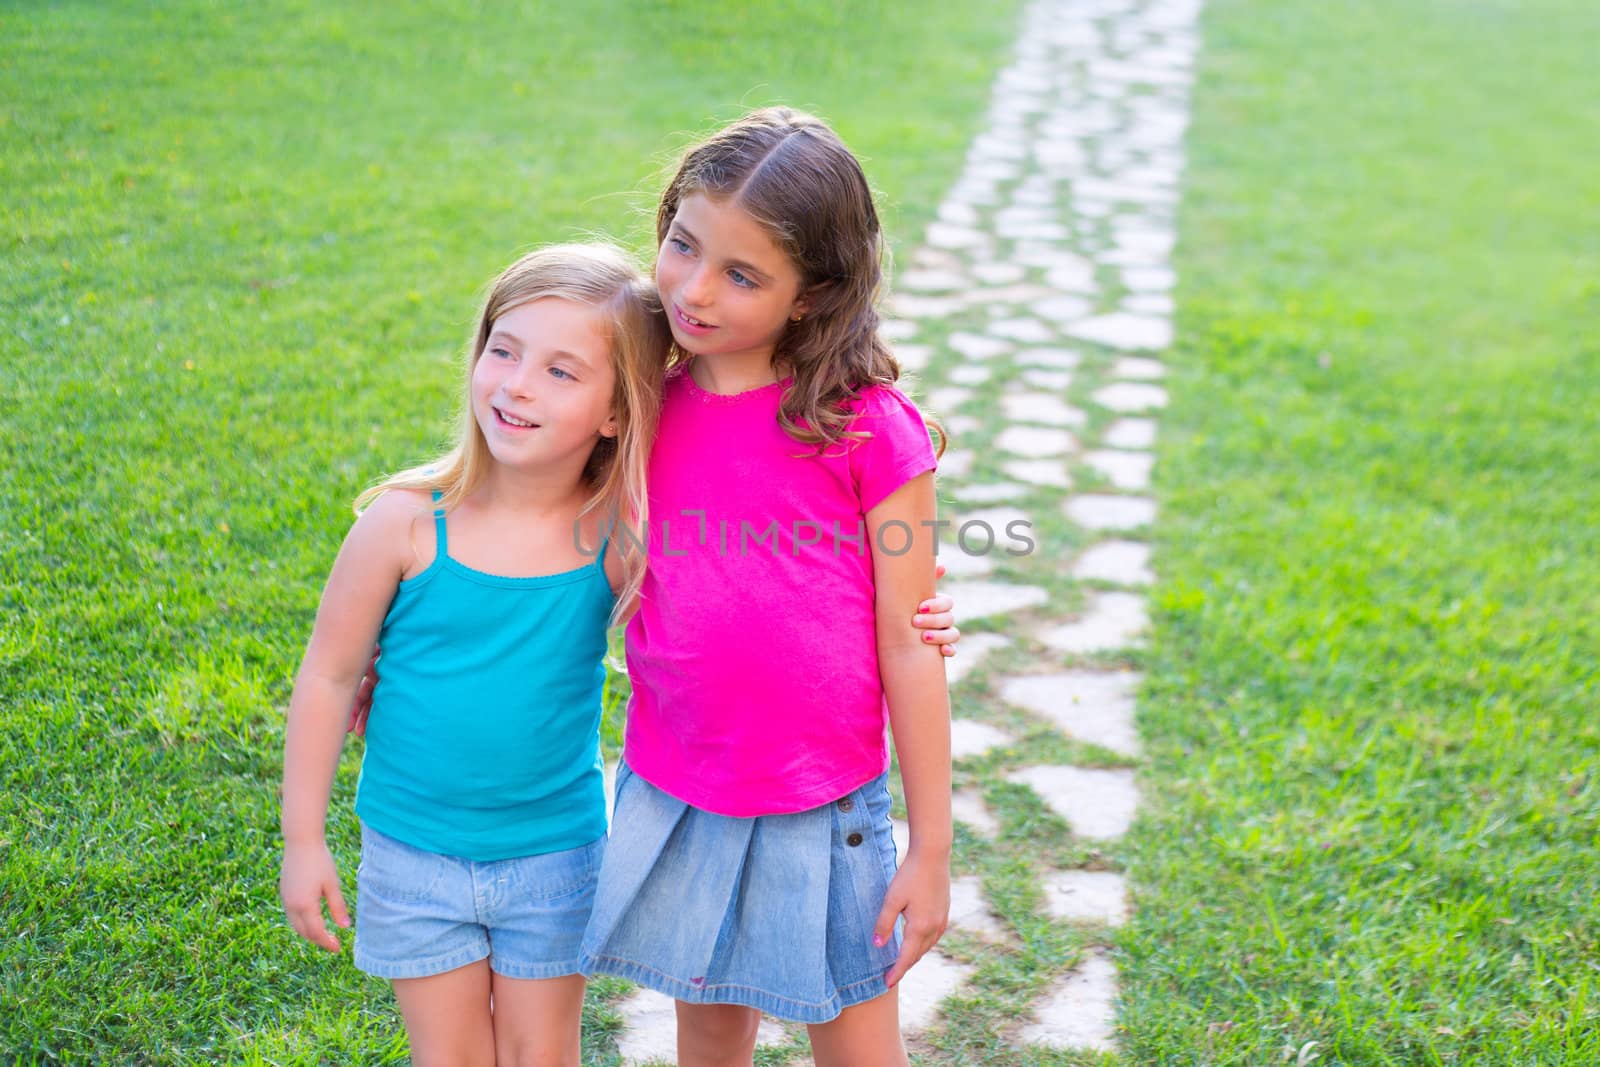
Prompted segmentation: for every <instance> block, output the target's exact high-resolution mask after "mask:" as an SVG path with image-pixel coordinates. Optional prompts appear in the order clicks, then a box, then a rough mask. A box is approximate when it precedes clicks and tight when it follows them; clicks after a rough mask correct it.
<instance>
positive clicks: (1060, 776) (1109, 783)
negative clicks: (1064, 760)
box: [1006, 766, 1139, 840]
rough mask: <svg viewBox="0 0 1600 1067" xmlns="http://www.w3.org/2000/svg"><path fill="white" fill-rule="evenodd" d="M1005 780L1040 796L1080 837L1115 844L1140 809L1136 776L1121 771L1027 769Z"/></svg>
mask: <svg viewBox="0 0 1600 1067" xmlns="http://www.w3.org/2000/svg"><path fill="white" fill-rule="evenodd" d="M1006 777H1007V780H1009V781H1012V782H1016V783H1018V784H1020V785H1025V786H1027V787H1029V788H1030V789H1032V790H1033V791H1034V792H1035V793H1038V794H1039V797H1040V799H1042V800H1043V801H1044V802H1045V804H1047V805H1048V806H1049V807H1050V808H1051V809H1052V810H1053V811H1055V813H1056V814H1057V815H1060V816H1061V817H1062V818H1063V819H1065V820H1067V825H1068V826H1070V827H1072V832H1073V833H1074V834H1075V835H1077V836H1078V837H1084V838H1090V839H1100V840H1115V839H1117V838H1119V837H1121V836H1122V835H1123V834H1125V833H1127V832H1128V827H1129V826H1132V825H1133V816H1134V813H1135V812H1136V811H1137V809H1138V807H1139V790H1138V786H1136V785H1135V784H1134V780H1133V772H1132V771H1130V770H1125V769H1123V768H1120V767H1118V768H1103V767H1061V766H1040V767H1025V768H1023V769H1022V770H1019V771H1013V772H1011V774H1009V775H1007V776H1006Z"/></svg>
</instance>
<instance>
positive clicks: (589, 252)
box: [355, 243, 672, 622]
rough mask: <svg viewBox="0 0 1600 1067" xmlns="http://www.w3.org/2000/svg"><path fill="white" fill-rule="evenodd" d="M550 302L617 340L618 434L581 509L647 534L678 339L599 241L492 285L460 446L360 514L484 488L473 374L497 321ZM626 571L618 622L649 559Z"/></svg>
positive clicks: (547, 253)
mask: <svg viewBox="0 0 1600 1067" xmlns="http://www.w3.org/2000/svg"><path fill="white" fill-rule="evenodd" d="M546 297H555V298H556V299H559V300H570V301H572V302H573V303H577V304H582V305H584V306H586V307H590V308H593V309H594V310H595V311H596V312H597V313H598V314H599V315H600V317H601V319H602V321H603V323H604V325H605V328H606V329H607V332H608V333H609V336H610V341H611V367H612V370H613V372H614V373H615V376H616V385H615V387H614V388H613V390H612V394H611V410H612V412H613V414H614V415H615V416H616V420H617V435H616V436H615V437H602V438H600V440H599V441H598V442H597V443H596V444H595V446H594V451H593V452H591V453H590V454H589V459H588V462H587V463H585V464H584V468H583V484H584V485H585V486H586V487H588V489H589V490H590V496H589V499H588V500H587V501H586V502H585V503H584V506H583V511H584V513H588V512H590V511H592V510H594V509H595V508H602V509H603V510H602V512H601V513H602V515H605V516H608V517H612V518H615V520H616V521H617V522H633V523H637V524H638V525H639V527H640V528H641V529H642V528H644V523H645V521H646V519H647V518H648V514H649V497H648V489H647V485H646V475H647V473H648V471H649V466H650V448H651V446H652V445H653V444H654V443H655V436H656V425H657V423H658V422H659V420H660V416H661V386H662V382H663V380H664V378H665V376H666V354H667V352H668V350H669V349H670V346H671V343H672V335H671V333H670V331H669V330H668V329H667V320H666V316H665V315H663V314H662V312H661V302H660V299H659V298H658V297H657V295H656V288H655V285H654V284H653V283H652V282H651V281H650V280H649V279H647V278H646V277H644V275H642V274H641V273H640V272H639V270H638V268H637V267H635V266H634V264H633V262H632V261H631V260H629V259H628V257H627V256H626V255H624V254H623V253H622V252H621V251H619V250H618V249H616V248H614V247H612V246H610V245H606V244H599V243H595V244H569V245H553V246H551V247H548V248H541V249H539V250H538V251H536V252H530V253H528V254H527V255H525V256H523V257H522V258H521V259H519V260H517V261H516V262H515V263H513V264H511V266H509V267H507V268H506V269H505V270H504V271H502V272H501V274H500V276H499V277H498V278H496V279H495V280H494V281H493V282H492V283H490V286H489V292H488V295H487V296H486V297H485V299H484V302H483V311H482V313H481V314H480V315H479V316H478V324H477V329H476V330H475V331H474V334H473V339H472V341H471V343H470V344H469V346H468V348H467V352H466V359H465V361H464V362H465V370H466V374H465V387H464V389H463V394H462V395H463V397H464V402H463V404H462V411H461V415H460V418H459V420H458V423H457V430H456V441H455V444H454V445H453V446H452V447H451V449H450V450H449V451H448V452H446V453H445V454H444V455H442V456H440V457H439V458H438V459H435V460H433V461H432V462H431V463H425V464H423V465H422V466H419V467H412V468H411V469H410V470H404V471H400V472H399V473H397V474H392V475H390V476H389V477H387V478H385V479H383V480H382V481H381V482H379V483H378V484H377V485H375V486H373V487H372V488H370V489H368V490H366V491H365V492H363V493H362V494H361V495H360V496H358V497H357V498H356V505H355V506H356V510H357V511H360V510H361V509H362V508H364V507H366V506H367V505H368V504H370V503H371V502H372V501H373V500H375V499H376V498H377V497H378V496H380V495H382V494H383V493H384V492H385V491H387V490H389V489H423V490H428V491H430V492H431V491H433V490H438V491H439V494H440V500H439V504H440V506H441V507H443V508H444V509H445V510H446V511H448V510H450V509H452V508H454V507H456V506H457V505H458V504H460V503H461V501H462V500H464V499H466V497H467V496H468V495H470V494H471V493H472V491H473V490H474V489H476V488H477V487H478V486H479V485H480V484H481V483H482V481H483V479H484V476H485V475H486V474H487V473H488V471H489V468H490V465H491V464H492V463H493V462H494V458H493V456H492V455H491V454H490V452H489V443H488V441H486V440H485V439H484V436H483V429H482V428H481V427H480V426H479V425H478V420H477V419H476V418H475V417H474V416H473V414H472V371H473V368H474V367H476V366H477V363H478V359H479V358H480V357H481V356H482V355H483V349H484V346H485V345H486V344H487V343H488V341H489V334H490V333H492V332H493V330H494V323H495V320H496V319H498V318H499V317H500V316H501V315H504V314H505V313H506V312H508V311H511V310H512V309H513V308H517V307H521V306H522V305H523V304H527V303H531V302H532V301H535V300H542V299H544V298H546ZM612 540H613V542H614V544H613V546H612V547H613V549H614V550H617V551H621V550H622V549H623V547H624V546H625V545H626V543H627V541H628V538H626V537H614V538H613V539H612ZM623 565H624V566H623V571H624V576H625V577H624V580H623V587H622V591H621V592H620V593H619V594H618V595H617V606H616V610H615V612H614V613H613V615H612V620H613V621H614V622H616V621H620V620H621V619H622V618H623V617H625V616H626V614H627V613H628V611H630V610H631V608H632V606H633V602H634V600H635V599H636V598H637V596H638V592H639V586H640V585H641V583H643V581H644V565H645V558H644V554H643V553H640V552H635V553H632V554H626V553H625V554H624V556H623Z"/></svg>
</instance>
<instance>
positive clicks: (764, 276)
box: [672, 219, 772, 282]
mask: <svg viewBox="0 0 1600 1067" xmlns="http://www.w3.org/2000/svg"><path fill="white" fill-rule="evenodd" d="M672 228H673V229H675V230H677V231H678V232H679V233H681V234H683V235H684V236H685V237H687V238H688V239H689V240H691V241H693V242H694V243H695V244H699V243H700V238H698V237H696V236H695V235H694V233H693V231H691V230H690V229H689V227H687V226H685V225H684V224H683V223H681V222H679V221H678V220H677V219H673V220H672ZM728 266H730V267H733V268H735V269H737V270H741V271H744V272H745V273H746V274H754V275H755V276H756V277H757V278H759V279H761V280H762V281H764V282H770V281H772V275H771V274H769V273H767V272H766V271H764V270H762V269H761V268H760V267H758V266H756V265H755V264H753V263H746V262H745V261H744V260H742V259H730V260H728Z"/></svg>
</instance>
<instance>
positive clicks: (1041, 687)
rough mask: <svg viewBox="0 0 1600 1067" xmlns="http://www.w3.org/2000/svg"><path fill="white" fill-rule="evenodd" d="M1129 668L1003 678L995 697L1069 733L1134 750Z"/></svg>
mask: <svg viewBox="0 0 1600 1067" xmlns="http://www.w3.org/2000/svg"><path fill="white" fill-rule="evenodd" d="M1139 680H1140V676H1139V675H1138V674H1137V673H1135V672H1134V671H1067V672H1064V673H1060V674H1029V675H1022V676H1019V677H1015V678H1008V679H1006V680H1005V682H1003V683H1002V684H1001V686H1000V699H1002V700H1004V701H1005V702H1006V703H1008V704H1015V705H1016V706H1017V707H1019V708H1026V709H1027V710H1028V711H1031V712H1032V713H1034V714H1035V715H1038V716H1039V717H1041V718H1043V719H1045V720H1046V721H1047V722H1050V723H1052V724H1053V725H1055V726H1056V727H1058V728H1060V729H1061V730H1062V731H1063V732H1064V733H1065V734H1066V735H1067V736H1068V737H1073V738H1076V739H1077V740H1079V741H1087V742H1089V743H1090V744H1095V745H1100V746H1102V747H1104V748H1109V749H1111V750H1112V751H1113V752H1120V753H1122V754H1123V755H1127V756H1135V755H1138V753H1139V735H1138V732H1137V731H1136V730H1135V729H1134V725H1133V709H1134V694H1135V693H1136V692H1137V690H1138V687H1139Z"/></svg>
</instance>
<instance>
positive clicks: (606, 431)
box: [600, 414, 617, 437]
mask: <svg viewBox="0 0 1600 1067" xmlns="http://www.w3.org/2000/svg"><path fill="white" fill-rule="evenodd" d="M600 436H601V437H615V436H617V416H616V415H615V414H611V415H607V416H606V421H605V422H602V423H601V424H600Z"/></svg>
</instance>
